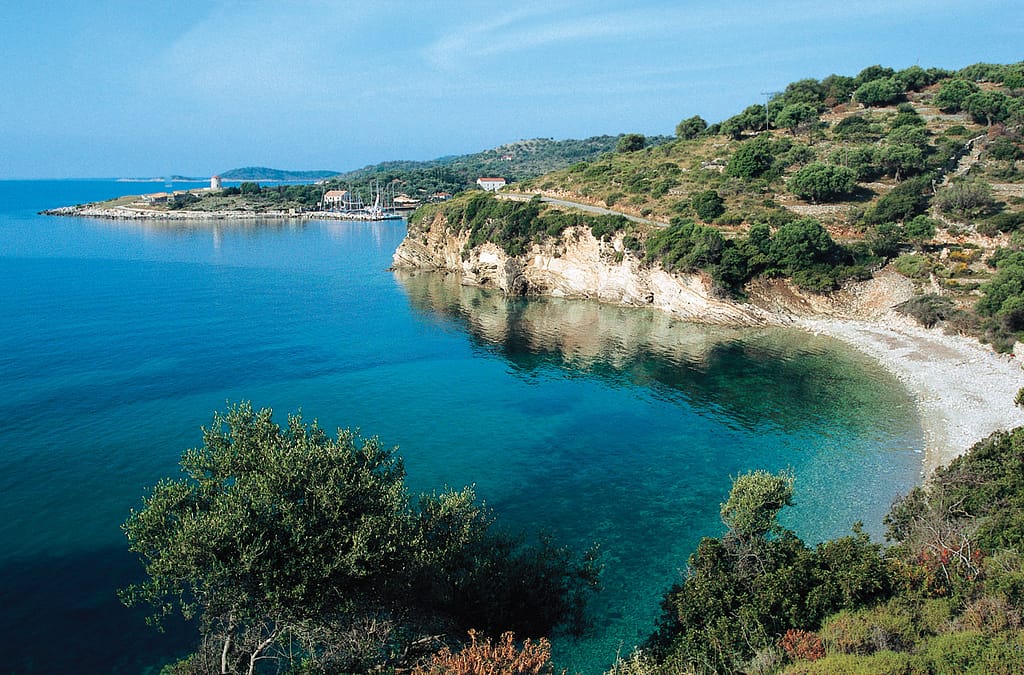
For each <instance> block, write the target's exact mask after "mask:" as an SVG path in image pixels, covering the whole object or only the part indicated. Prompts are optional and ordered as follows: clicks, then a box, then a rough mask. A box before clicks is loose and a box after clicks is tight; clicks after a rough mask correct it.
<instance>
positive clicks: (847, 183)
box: [789, 164, 857, 202]
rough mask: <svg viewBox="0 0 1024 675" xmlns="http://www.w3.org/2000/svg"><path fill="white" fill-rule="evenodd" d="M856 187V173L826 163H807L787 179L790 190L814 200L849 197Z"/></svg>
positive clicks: (828, 200)
mask: <svg viewBox="0 0 1024 675" xmlns="http://www.w3.org/2000/svg"><path fill="white" fill-rule="evenodd" d="M856 187H857V180H856V174H855V173H854V172H853V170H852V169H848V168H846V167H843V166H830V165H828V164H808V165H807V166H805V167H803V168H802V169H800V170H799V171H797V172H796V173H795V174H793V176H792V178H790V179H789V190H790V192H792V193H793V194H795V195H796V196H797V197H800V198H801V199H810V200H811V201H815V202H832V201H838V200H840V199H843V198H844V197H849V196H850V195H851V194H853V191H854V190H855V189H856Z"/></svg>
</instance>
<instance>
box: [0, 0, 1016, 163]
mask: <svg viewBox="0 0 1024 675" xmlns="http://www.w3.org/2000/svg"><path fill="white" fill-rule="evenodd" d="M0 45H2V49H0V83H2V86H0V178H43V177H54V178H64V177H108V176H110V177H113V176H164V175H170V174H175V173H176V174H186V175H198V176H205V175H209V174H211V173H214V172H217V171H223V170H226V169H230V168H234V167H239V166H248V165H260V166H271V167H276V168H285V169H320V168H324V169H336V170H347V169H353V168H358V167H360V166H364V165H366V164H370V163H375V162H378V161H384V160H390V159H432V158H435V157H439V156H442V155H447V154H462V153H467V152H476V151H478V150H482V149H485V148H489V147H494V146H496V145H499V144H501V143H505V142H509V141H514V140H518V139H523V138H536V137H551V138H558V139H562V138H584V137H587V136H592V135H597V134H616V133H623V132H639V133H644V134H659V133H662V134H671V133H672V131H673V129H674V128H675V125H676V123H677V122H678V121H679V120H680V119H682V118H685V117H689V116H691V115H695V114H699V115H701V116H703V117H704V118H705V119H707V120H708V121H709V122H714V121H718V120H721V119H723V118H725V117H728V116H729V115H732V114H734V113H736V112H738V111H740V110H741V109H742V108H743V107H745V106H746V105H748V104H750V103H755V102H759V101H762V100H763V96H762V95H761V92H764V91H774V90H779V89H782V88H783V87H785V85H786V84H788V83H789V82H791V81H794V80H798V79H801V78H805V77H815V78H822V77H825V76H827V75H829V74H831V73H838V74H842V75H855V74H856V73H857V72H858V71H859V70H861V69H862V68H864V67H865V66H868V65H871V64H875V63H881V64H883V65H887V66H891V67H894V68H905V67H907V66H910V65H914V64H919V65H921V66H923V67H932V66H937V67H944V68H959V67H962V66H965V65H968V64H970V63H976V62H979V61H986V62H995V63H1009V62H1015V61H1020V60H1024V51H1022V49H1021V45H1024V2H1021V1H1020V0H957V1H954V0H899V1H897V2H893V1H892V0H888V1H876V0H857V1H853V0H846V1H843V2H832V1H830V0H814V1H811V0H794V1H790V2H785V1H779V2H769V1H767V0H761V1H760V2H749V1H745V0H743V1H741V0H718V1H716V2H712V1H706V0H696V1H676V2H665V1H655V0H633V1H632V2H628V3H627V2H604V1H602V0H588V1H585V2H559V1H557V0H549V1H546V2H533V1H532V0H517V1H516V2H511V3H500V2H496V3H484V2H462V1H459V2H443V3H433V2H402V1H397V2H388V1H386V0H384V1H378V2H359V3H355V2H329V1H327V0H275V1H264V0H248V1H245V2H242V1H237V0H236V1H218V0H206V1H205V2H194V1H192V0H176V1H175V2H161V3H149V2H138V1H137V0H132V1H130V2H129V1H126V0H112V1H108V0H93V1H91V2H86V1H78V2H58V1H51V2H37V3H22V2H16V3H14V7H8V8H6V10H5V12H4V13H3V16H0Z"/></svg>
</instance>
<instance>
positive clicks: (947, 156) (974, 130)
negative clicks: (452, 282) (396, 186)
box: [420, 63, 1024, 349]
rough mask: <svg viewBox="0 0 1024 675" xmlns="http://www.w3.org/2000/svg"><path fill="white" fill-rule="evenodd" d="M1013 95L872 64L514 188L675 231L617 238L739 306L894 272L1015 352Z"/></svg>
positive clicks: (1023, 87) (944, 310)
mask: <svg viewBox="0 0 1024 675" xmlns="http://www.w3.org/2000/svg"><path fill="white" fill-rule="evenodd" d="M1022 94H1024V63H1017V64H1010V65H993V64H976V65H973V66H969V67H967V68H963V69H961V70H959V71H947V70H940V69H928V70H925V69H922V68H919V67H917V66H914V67H911V68H908V69H905V70H902V71H898V72H897V71H894V70H892V69H889V68H884V67H882V66H871V67H869V68H865V69H864V70H863V71H862V72H860V73H859V74H857V75H856V76H852V77H848V76H839V75H831V76H829V77H827V78H825V79H823V80H815V79H806V80H801V81H799V82H795V83H793V84H790V85H789V86H788V87H786V89H785V91H784V92H782V93H780V94H778V95H776V96H775V97H774V98H772V99H771V100H770V101H769V102H768V103H767V104H763V103H762V104H755V105H751V106H749V107H747V108H746V109H744V110H743V111H742V112H740V113H739V114H737V115H735V116H733V117H730V118H729V119H726V120H724V121H722V122H720V123H717V124H713V125H708V124H707V123H706V122H705V121H704V120H703V119H701V118H699V117H692V118H689V119H685V120H683V121H682V122H680V124H679V126H678V127H677V129H676V131H677V137H676V139H675V140H673V141H671V142H668V143H662V144H659V145H656V146H647V147H644V148H642V149H639V150H635V151H628V150H624V149H623V148H619V150H618V151H616V152H613V153H605V154H603V155H601V156H599V157H597V158H595V159H591V160H588V161H580V162H576V163H574V164H572V165H571V166H568V167H566V168H565V169H562V170H559V171H554V172H551V173H548V174H545V175H543V176H539V177H537V178H533V179H527V180H523V181H521V182H520V183H518V184H517V185H514V186H512V187H511V188H510V189H511V190H513V191H516V190H518V191H522V192H528V193H534V194H542V195H549V196H558V197H560V198H563V199H569V200H573V201H578V202H581V203H586V204H590V205H594V206H601V207H608V208H611V209H614V210H617V211H620V212H622V213H626V214H629V215H634V216H643V217H649V218H652V219H654V220H659V221H663V222H671V227H669V228H668V229H667V230H662V231H658V230H657V229H656V228H651V227H644V226H639V225H636V224H632V223H626V222H625V221H623V223H622V228H625V229H628V230H629V232H627V234H628V235H629V239H628V241H629V243H630V247H631V248H633V249H634V251H635V253H636V255H638V256H639V257H641V258H643V259H645V260H647V261H648V262H649V263H655V262H660V263H661V264H662V265H664V266H665V267H667V268H670V269H676V270H680V271H687V270H703V271H705V272H707V273H709V274H710V275H711V276H712V278H713V279H714V280H715V282H716V283H717V284H718V285H719V286H720V287H721V288H722V289H723V291H725V292H728V293H731V294H733V295H735V296H737V297H742V295H743V286H744V284H746V283H747V282H748V281H749V280H751V279H753V278H755V277H757V276H786V277H790V278H793V279H794V280H795V281H796V282H797V284H798V285H800V286H803V287H804V288H807V289H810V290H828V289H831V288H835V287H837V286H838V285H839V284H840V283H842V282H843V281H844V280H846V279H848V278H851V277H864V276H868V275H870V272H871V270H872V269H875V268H877V267H880V266H882V265H885V264H892V265H893V266H894V267H895V269H896V270H898V271H899V272H901V273H903V274H905V275H906V276H908V277H910V278H912V279H914V280H915V282H917V283H918V285H919V287H920V290H921V297H920V298H919V299H917V300H915V301H913V302H911V303H909V304H908V305H907V306H905V307H904V308H903V309H904V310H905V311H907V312H908V313H910V314H912V315H914V316H916V317H918V318H919V319H920V320H921V321H922V322H923V323H925V324H927V325H934V324H936V323H941V324H943V325H944V326H945V327H946V328H947V329H948V330H951V331H956V332H961V333H965V334H971V335H977V336H979V337H981V338H982V339H983V340H988V341H990V342H991V343H992V344H993V345H994V346H996V347H997V348H998V349H1009V348H1011V347H1012V344H1013V342H1014V340H1016V339H1022V338H1024V291H1022V289H1024V251H1022V250H1021V248H1022V246H1024V232H1022V231H1020V230H1022V229H1024V228H1022V226H1024V167H1022V162H1021V160H1022V159H1024V137H1022V125H1024V99H1022V97H1021V96H1022ZM446 208H447V209H449V210H453V209H457V208H458V205H457V204H452V205H449V206H448V207H446ZM494 208H495V209H496V210H498V211H500V210H501V207H494ZM507 208H509V209H511V210H514V209H512V207H507ZM477 210H478V209H474V212H476V211H477ZM510 213H511V211H510ZM422 217H423V216H421V217H420V218H421V219H422ZM455 217H456V218H458V217H459V216H458V214H455ZM517 218H518V216H517ZM499 220H500V219H499ZM513 220H515V219H513ZM489 227H490V229H491V231H492V232H495V233H496V234H495V236H496V237H498V238H500V237H501V236H502V235H501V227H498V226H495V225H494V223H493V222H492V223H491V225H490V226H489ZM602 227H604V226H602ZM544 229H545V228H543V227H540V226H539V225H538V226H537V227H533V228H531V227H529V226H527V227H525V228H522V227H520V231H521V232H531V233H532V234H531V235H530V236H532V237H534V239H535V240H536V239H537V238H539V237H543V236H544V233H543V230H544Z"/></svg>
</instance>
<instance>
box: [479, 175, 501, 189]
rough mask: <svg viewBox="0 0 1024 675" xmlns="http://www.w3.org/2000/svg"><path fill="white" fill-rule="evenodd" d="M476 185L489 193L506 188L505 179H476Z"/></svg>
mask: <svg viewBox="0 0 1024 675" xmlns="http://www.w3.org/2000/svg"><path fill="white" fill-rule="evenodd" d="M476 184H477V185H479V186H480V187H482V188H483V189H485V190H487V191H488V192H497V191H498V190H500V189H501V188H503V187H505V179H504V178H485V177H481V178H477V179H476Z"/></svg>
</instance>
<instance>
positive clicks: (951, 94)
mask: <svg viewBox="0 0 1024 675" xmlns="http://www.w3.org/2000/svg"><path fill="white" fill-rule="evenodd" d="M977 91H978V85H976V84H974V82H970V81H968V80H964V79H961V78H958V77H957V78H952V79H949V80H946V81H945V82H943V83H942V85H941V86H940V87H939V91H937V92H936V93H935V97H934V98H933V99H932V102H933V103H935V105H936V106H938V107H939V109H940V110H942V111H943V112H947V113H955V112H960V111H961V110H962V109H963V107H964V102H965V101H966V100H967V97H968V96H970V95H971V94H973V93H975V92H977Z"/></svg>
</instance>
